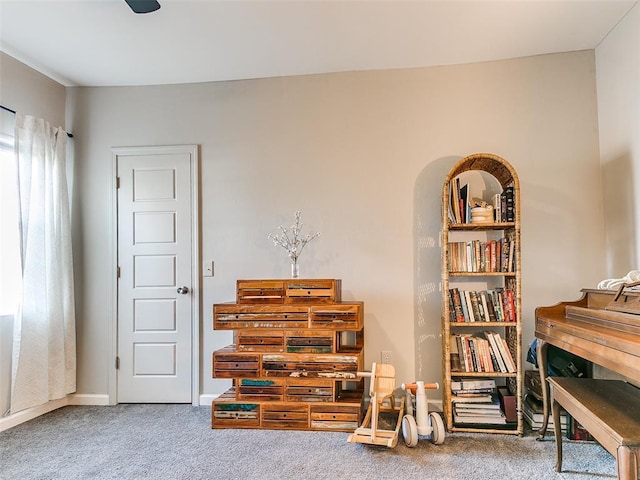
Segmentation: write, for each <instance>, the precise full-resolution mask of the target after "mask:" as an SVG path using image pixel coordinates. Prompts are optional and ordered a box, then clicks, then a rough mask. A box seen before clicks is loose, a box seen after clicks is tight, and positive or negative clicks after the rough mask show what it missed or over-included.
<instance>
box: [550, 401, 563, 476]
mask: <svg viewBox="0 0 640 480" xmlns="http://www.w3.org/2000/svg"><path fill="white" fill-rule="evenodd" d="M552 411H553V432H554V435H555V438H556V472H561V471H562V426H561V425H560V404H559V403H558V402H556V401H555V399H554V400H553V404H552Z"/></svg>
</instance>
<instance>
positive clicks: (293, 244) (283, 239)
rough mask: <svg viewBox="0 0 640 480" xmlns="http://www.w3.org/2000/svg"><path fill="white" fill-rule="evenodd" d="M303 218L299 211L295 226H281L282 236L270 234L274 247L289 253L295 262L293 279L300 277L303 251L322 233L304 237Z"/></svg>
mask: <svg viewBox="0 0 640 480" xmlns="http://www.w3.org/2000/svg"><path fill="white" fill-rule="evenodd" d="M301 217H302V214H301V213H300V212H299V211H297V212H296V213H295V222H294V224H293V225H291V227H290V228H289V229H288V228H287V227H284V226H282V225H280V227H279V229H280V232H282V233H281V234H275V235H274V234H272V233H270V234H269V235H268V237H269V239H270V240H271V241H272V242H273V245H274V246H276V247H278V246H279V247H282V248H284V249H285V250H286V251H287V255H288V256H289V258H290V259H291V261H292V262H293V263H292V264H291V276H292V277H293V278H298V276H299V271H298V258H299V257H300V254H301V253H302V250H303V249H304V247H305V246H306V245H307V243H309V242H310V241H311V240H313V239H314V238H316V237H318V236H319V235H320V232H316V233H313V234H309V233H308V234H306V235H304V236H303V235H302V227H303V224H302V220H301Z"/></svg>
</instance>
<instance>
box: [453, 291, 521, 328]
mask: <svg viewBox="0 0 640 480" xmlns="http://www.w3.org/2000/svg"><path fill="white" fill-rule="evenodd" d="M515 302H516V300H515V294H514V292H513V290H511V289H509V288H503V287H499V288H495V289H492V290H477V291H474V290H460V289H458V288H455V287H454V288H450V289H449V320H450V321H451V322H452V323H462V322H515V321H516V320H517V318H516V304H515Z"/></svg>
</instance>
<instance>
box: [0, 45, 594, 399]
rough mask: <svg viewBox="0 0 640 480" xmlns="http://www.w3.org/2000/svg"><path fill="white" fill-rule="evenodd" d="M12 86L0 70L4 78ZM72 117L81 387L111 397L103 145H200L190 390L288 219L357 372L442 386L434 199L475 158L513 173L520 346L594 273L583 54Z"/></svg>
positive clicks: (186, 97)
mask: <svg viewBox="0 0 640 480" xmlns="http://www.w3.org/2000/svg"><path fill="white" fill-rule="evenodd" d="M3 67H4V65H3ZM11 68H12V70H14V71H16V72H17V73H16V75H22V74H25V73H24V72H22V71H21V69H22V67H19V66H16V65H13V64H11ZM7 74H8V73H7V72H6V69H5V68H3V70H2V80H3V81H4V78H5V76H6V75H7ZM13 88H15V89H16V90H20V89H21V87H20V85H19V84H17V83H16V84H14V86H13ZM15 98H17V97H15ZM17 103H20V102H17ZM67 105H68V108H67V112H66V115H67V119H68V123H67V128H68V129H69V130H71V131H73V132H74V134H75V141H74V144H75V147H76V152H75V155H76V161H75V165H76V171H75V181H76V188H75V192H74V248H75V256H76V259H77V260H76V272H77V277H76V283H77V285H78V287H77V288H78V294H77V304H78V337H79V338H78V348H79V352H78V354H79V360H78V370H79V371H78V375H79V378H78V389H79V392H80V393H84V394H98V395H100V394H106V393H107V392H108V389H109V385H108V378H109V373H110V371H111V370H112V369H113V358H112V357H111V353H110V351H109V343H108V339H109V333H110V328H111V327H110V322H111V318H110V316H111V308H110V306H111V305H112V304H113V295H114V292H113V291H112V276H113V268H112V264H111V258H112V257H111V253H112V251H113V245H112V242H111V239H112V235H113V225H112V218H111V213H112V212H111V207H112V192H111V191H110V188H111V181H112V180H111V178H112V173H113V172H112V158H111V150H110V149H111V147H114V146H135V145H167V144H192V143H195V144H199V145H201V176H202V180H201V192H202V208H201V211H202V229H201V231H202V235H201V237H202V238H201V250H202V255H203V260H215V262H216V275H215V277H213V278H205V279H204V280H203V285H202V286H203V310H202V311H203V318H202V334H201V339H202V346H201V350H202V351H201V358H202V360H201V365H200V368H201V375H202V388H201V391H202V392H203V393H215V392H219V391H221V390H223V389H224V388H226V386H227V385H228V382H226V381H221V380H212V379H211V378H210V364H211V361H210V360H211V352H212V351H213V350H215V349H217V348H220V347H222V346H224V345H226V344H227V343H228V342H229V341H230V339H231V336H230V334H229V333H224V332H214V331H212V329H211V318H210V311H211V305H212V304H213V303H214V302H221V301H230V300H232V299H233V298H234V288H235V281H236V279H238V278H264V277H286V276H287V275H288V273H289V264H288V260H287V258H286V256H285V254H284V252H283V251H282V250H279V249H277V248H275V247H274V246H273V245H272V244H271V243H270V242H269V241H268V239H267V234H268V233H270V232H274V231H275V230H276V228H277V226H278V225H280V224H282V223H284V224H289V222H290V221H291V219H292V216H293V212H294V211H295V210H301V211H302V212H303V220H304V222H305V224H306V225H307V227H308V228H309V230H314V231H315V230H317V231H320V232H321V233H322V235H321V237H320V238H319V239H317V240H315V241H314V242H313V243H312V244H310V245H309V247H308V250H306V251H305V252H304V254H303V256H302V257H301V271H302V275H303V276H308V277H333V278H341V279H342V280H343V291H344V297H345V298H346V299H357V300H363V301H364V302H365V328H366V335H365V342H366V363H367V364H369V363H370V362H372V361H379V358H380V351H381V350H392V352H393V360H394V364H395V365H396V368H397V374H398V380H399V381H400V382H402V381H408V380H414V379H416V378H417V379H423V380H427V381H438V380H439V379H440V375H441V373H440V372H441V367H440V364H441V355H440V353H441V347H440V313H439V312H440V305H439V301H440V296H439V292H438V282H439V279H440V271H439V268H440V263H439V255H440V250H439V245H438V235H439V231H440V224H439V222H440V200H441V188H442V182H443V180H444V178H445V176H446V174H447V172H448V170H449V169H450V168H451V167H452V166H453V164H454V163H455V161H456V160H458V159H459V158H461V157H462V156H465V155H468V154H470V153H475V152H491V153H495V154H497V155H500V156H502V157H504V158H505V159H507V160H508V161H509V162H511V163H512V165H513V166H514V167H515V169H516V170H517V172H518V174H519V176H520V184H521V188H522V192H521V199H522V208H523V212H522V258H523V265H522V267H523V298H524V301H523V313H524V316H525V319H524V320H525V328H524V338H525V347H526V344H528V343H529V342H530V341H531V340H532V338H533V310H534V308H535V307H536V306H538V305H548V304H552V303H555V302H557V301H559V300H566V299H574V298H577V297H578V291H579V289H580V288H582V287H590V286H594V285H595V283H596V282H597V281H598V280H599V279H601V278H602V276H603V274H604V272H605V262H604V259H603V256H602V251H603V250H604V226H603V223H604V222H603V214H602V208H603V207H602V205H603V202H602V198H601V193H600V192H601V176H600V164H599V157H598V137H597V112H596V89H595V59H594V53H593V52H592V51H585V52H575V53H566V54H557V55H547V56H538V57H530V58H523V59H515V60H507V61H499V62H490V63H481V64H473V65H462V66H452V67H438V68H422V69H407V70H390V71H380V72H357V73H341V74H327V75H314V76H302V77H290V78H274V79H263V80H252V81H238V82H220V83H203V84H193V85H173V86H149V87H118V88H113V87H109V88H105V87H100V88H73V89H68V91H67ZM15 108H17V109H20V108H21V105H19V104H16V105H15ZM43 115H44V114H43Z"/></svg>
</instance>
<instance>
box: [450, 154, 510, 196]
mask: <svg viewBox="0 0 640 480" xmlns="http://www.w3.org/2000/svg"><path fill="white" fill-rule="evenodd" d="M471 170H480V171H484V172H487V173H489V174H491V175H493V176H494V177H495V178H496V180H498V182H500V185H501V186H502V188H505V187H507V186H509V185H513V186H514V187H516V188H520V182H519V180H518V175H517V173H516V171H515V170H514V169H513V167H512V166H511V164H510V163H509V162H507V161H506V160H505V159H504V158H501V157H499V156H498V155H494V154H492V153H474V154H473V155H469V156H466V157H464V158H463V159H461V160H460V161H459V162H458V163H456V164H455V165H454V166H453V168H452V169H451V170H450V171H449V175H448V176H447V180H446V182H445V186H446V185H448V184H449V182H450V181H451V180H452V179H454V178H456V177H457V176H458V175H460V174H461V173H464V172H468V171H471Z"/></svg>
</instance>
